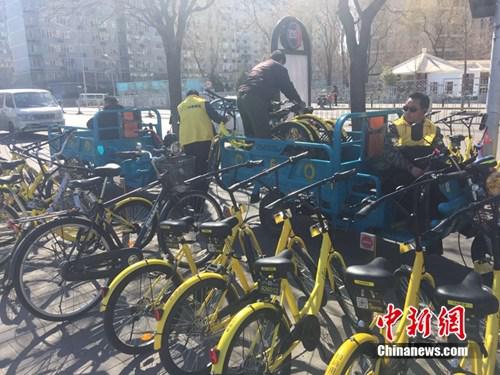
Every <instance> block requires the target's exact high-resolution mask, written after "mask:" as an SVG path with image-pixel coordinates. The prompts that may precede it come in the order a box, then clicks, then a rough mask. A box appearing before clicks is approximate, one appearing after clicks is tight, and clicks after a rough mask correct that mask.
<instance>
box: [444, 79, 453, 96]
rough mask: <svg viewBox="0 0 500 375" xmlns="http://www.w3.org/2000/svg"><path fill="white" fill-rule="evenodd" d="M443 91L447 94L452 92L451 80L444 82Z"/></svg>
mask: <svg viewBox="0 0 500 375" xmlns="http://www.w3.org/2000/svg"><path fill="white" fill-rule="evenodd" d="M445 93H446V94H448V95H451V94H453V81H446V82H445Z"/></svg>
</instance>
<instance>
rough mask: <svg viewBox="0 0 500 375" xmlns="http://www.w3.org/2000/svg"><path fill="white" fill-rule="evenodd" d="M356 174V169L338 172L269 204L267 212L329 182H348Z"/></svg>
mask: <svg viewBox="0 0 500 375" xmlns="http://www.w3.org/2000/svg"><path fill="white" fill-rule="evenodd" d="M356 173H357V170H356V169H355V168H354V169H349V170H347V171H344V172H337V173H335V174H334V175H332V176H330V177H327V178H324V179H322V180H319V181H316V182H314V183H312V184H310V185H307V186H305V187H303V188H300V189H298V190H295V191H292V192H291V193H289V194H287V195H285V196H284V197H283V198H280V199H277V200H275V201H274V202H271V203H269V204H268V205H267V206H266V207H265V208H266V209H267V210H270V209H272V208H273V207H274V206H277V205H279V204H281V203H282V202H285V201H287V200H289V199H290V198H293V197H295V196H297V195H299V194H302V193H304V192H306V191H307V190H310V189H313V188H315V187H317V186H320V185H323V184H325V183H327V182H333V183H337V182H340V181H344V180H348V179H350V178H351V177H352V176H354V175H355V174H356Z"/></svg>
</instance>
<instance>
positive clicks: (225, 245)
mask: <svg viewBox="0 0 500 375" xmlns="http://www.w3.org/2000/svg"><path fill="white" fill-rule="evenodd" d="M64 136H67V135H61V137H64ZM63 145H64V142H63ZM40 147H41V145H40V144H36V145H32V146H28V147H24V148H23V149H19V148H12V150H11V151H12V157H13V159H17V160H13V161H1V162H0V166H1V168H2V171H3V172H4V175H5V177H1V178H0V185H2V187H3V188H2V190H1V193H2V194H1V195H0V197H1V199H2V200H1V202H0V203H1V207H0V212H2V216H1V237H0V254H1V258H0V259H1V260H2V263H4V265H7V266H6V267H5V268H6V271H5V273H6V276H5V279H4V282H5V283H7V284H8V283H9V282H10V281H11V282H13V285H14V287H15V290H16V293H17V296H18V299H19V301H20V302H21V303H22V305H23V306H24V307H26V308H27V309H28V310H29V311H30V312H31V313H32V314H33V315H34V316H36V317H39V318H41V319H46V320H50V321H67V320H72V319H76V318H78V317H81V316H83V315H84V314H85V313H86V312H88V311H89V310H90V309H91V308H93V307H94V306H95V305H96V304H98V303H100V304H101V305H100V310H101V311H102V312H103V313H104V329H105V334H106V336H107V338H108V339H109V341H110V343H111V344H112V345H113V346H114V347H115V348H116V349H118V350H120V351H122V352H124V353H129V354H144V353H148V352H152V351H153V350H157V351H159V354H160V358H161V361H162V364H163V365H164V366H165V368H166V369H167V371H168V373H170V374H208V373H210V371H212V373H214V374H224V375H226V374H233V373H234V374H288V373H290V372H291V366H292V360H293V358H292V355H293V354H294V350H295V349H296V348H297V347H299V345H301V346H302V347H303V349H304V350H306V351H312V350H315V349H316V348H317V347H318V345H319V343H320V323H319V320H318V316H319V314H320V312H321V311H322V309H323V307H324V306H325V305H326V304H327V303H328V300H329V297H332V296H333V298H334V299H336V301H337V302H338V303H339V305H340V307H341V308H342V310H343V312H344V313H345V315H346V317H347V318H348V321H349V322H350V324H351V325H352V328H353V329H354V330H356V331H357V332H358V333H356V334H355V335H354V336H353V337H351V338H349V339H347V340H346V341H344V342H343V343H342V345H341V346H340V347H339V348H337V350H336V352H335V354H334V356H333V358H332V360H331V362H330V364H329V366H328V368H327V370H326V372H327V373H328V374H349V373H352V374H378V373H388V374H392V373H406V372H407V366H408V361H406V360H398V359H393V358H388V357H377V355H376V350H375V349H376V347H377V345H379V344H383V343H385V342H386V341H385V340H386V339H385V336H384V335H382V334H381V333H380V332H379V330H378V328H377V326H376V324H375V322H376V321H377V317H378V316H379V315H380V314H381V313H384V312H385V311H386V308H387V305H388V304H389V303H392V304H394V305H395V306H399V307H400V308H401V309H403V311H405V314H408V313H407V311H409V310H410V307H412V306H413V307H422V306H427V307H429V308H430V309H432V310H433V311H436V310H438V309H439V307H440V306H451V305H453V304H455V305H456V304H459V305H463V306H465V307H466V313H467V320H466V325H465V329H466V333H467V341H466V343H467V345H468V347H469V357H468V358H462V359H460V360H459V361H444V362H445V363H444V366H445V367H446V366H447V367H446V368H447V369H448V370H449V371H450V372H453V373H475V374H491V375H493V374H494V373H495V357H496V350H497V338H498V328H499V326H498V324H499V315H498V308H499V306H498V298H499V297H500V250H499V243H498V241H499V237H498V234H499V233H498V219H499V218H498V213H499V211H498V208H499V206H500V198H499V196H498V194H495V193H498V191H495V189H498V188H497V186H496V178H498V176H497V174H496V173H495V172H492V168H493V169H494V166H495V164H496V163H495V161H494V160H492V159H485V160H478V161H477V162H474V163H468V164H467V166H465V167H464V168H462V169H460V170H447V171H442V172H439V173H433V174H429V175H428V176H427V177H426V178H424V179H421V180H420V181H418V182H415V183H414V184H412V185H410V186H408V187H405V188H401V189H398V190H397V191H396V192H394V193H391V194H389V195H386V196H384V197H382V198H378V199H376V200H370V199H366V200H363V201H361V202H358V204H357V211H358V212H357V214H356V215H355V216H353V218H352V220H357V219H359V218H362V217H365V216H366V215H369V212H370V211H371V210H373V209H375V207H377V206H378V205H380V204H382V202H384V201H386V200H388V199H395V198H398V197H404V199H405V200H406V203H407V202H408V201H410V202H411V204H410V206H411V207H410V210H411V211H412V215H410V219H411V228H412V230H413V232H414V235H415V237H414V243H412V245H411V246H402V252H404V253H405V254H410V255H413V256H412V257H410V259H411V260H410V261H409V262H407V263H406V264H400V265H399V266H397V267H394V265H393V264H391V262H389V261H388V260H387V259H384V258H374V259H373V260H372V261H371V262H369V263H368V264H365V265H353V266H349V265H348V264H346V260H345V258H344V256H343V255H342V254H343V252H342V251H341V250H338V251H337V250H336V249H335V248H334V247H333V245H332V238H331V237H330V236H331V232H330V230H329V227H328V226H329V220H328V218H326V217H325V216H324V215H323V213H322V211H321V205H319V204H318V200H317V197H318V194H319V192H320V190H321V189H322V188H324V187H325V186H332V184H336V183H339V182H341V181H348V180H350V179H352V178H355V176H356V174H357V171H356V170H354V169H352V170H347V171H343V172H338V173H335V174H334V175H332V176H329V177H327V178H324V179H322V180H320V181H316V182H314V183H312V184H310V185H308V186H305V187H303V188H301V189H299V190H297V191H294V192H291V193H289V194H287V195H285V196H283V197H281V198H279V199H277V200H276V201H274V202H272V203H269V204H267V205H266V209H268V210H272V212H273V213H274V219H275V221H276V223H278V224H280V225H281V233H280V235H279V238H278V240H277V245H276V249H275V256H273V257H265V256H264V255H263V251H262V250H261V246H260V245H259V242H258V240H257V237H256V235H255V233H254V231H253V229H252V225H251V221H252V219H253V218H252V217H249V216H248V214H247V213H248V207H247V206H246V205H244V204H241V203H240V202H238V201H237V199H236V195H235V193H236V192H237V191H239V190H244V189H245V188H246V187H248V185H251V184H252V183H255V182H256V181H258V180H259V179H260V178H262V177H263V176H266V175H269V174H273V173H276V176H277V177H276V178H278V175H279V174H278V171H279V170H280V169H281V168H284V167H285V166H289V165H291V164H293V163H295V162H296V161H297V160H300V159H303V158H305V157H306V156H307V152H305V153H301V154H297V155H295V156H290V157H289V158H288V159H287V160H285V161H283V162H281V163H279V164H276V165H274V166H272V167H270V168H267V169H264V170H262V171H260V172H259V173H256V174H255V175H254V176H252V177H251V178H247V179H245V180H243V181H239V182H237V183H235V184H233V185H232V186H225V185H224V183H223V182H222V178H221V177H222V176H224V174H228V173H235V172H237V171H238V170H239V169H242V168H256V167H257V166H261V164H262V161H260V160H250V161H246V162H243V163H240V164H236V165H232V166H229V167H226V168H221V169H218V170H216V171H214V172H209V173H207V174H205V175H202V176H194V177H192V176H190V175H189V172H186V174H184V175H183V174H182V173H180V174H179V173H177V172H178V171H176V172H172V171H173V169H172V168H170V170H169V171H164V170H163V168H160V166H161V165H162V163H163V162H164V161H165V160H166V159H168V158H169V157H170V156H169V154H168V150H165V149H160V150H155V152H154V154H155V156H154V157H152V158H151V163H152V166H153V168H154V170H155V171H156V173H157V181H155V182H152V183H151V184H149V185H147V186H145V187H143V188H139V189H135V190H133V191H130V192H128V193H126V194H123V195H119V196H116V197H114V198H112V199H110V200H107V201H106V197H107V191H108V189H109V187H110V185H111V182H112V180H114V179H115V178H116V177H117V176H119V174H120V167H119V166H118V165H113V164H111V165H105V166H102V167H97V168H89V167H86V166H82V165H79V164H78V163H76V162H73V161H65V160H63V159H62V158H59V157H58V156H60V155H57V154H54V155H52V158H51V159H48V160H44V159H43V157H42V156H40V152H39V150H40ZM134 152H135V151H132V152H129V153H123V155H122V156H123V157H124V158H125V157H133V156H134ZM33 161H35V162H36V163H37V164H38V168H32V167H30V166H29V165H30V164H31V163H32V162H33ZM173 176H174V177H173ZM189 177H191V178H189ZM452 179H453V180H456V179H460V180H462V181H467V183H464V186H469V187H470V197H471V199H470V203H468V204H467V205H466V206H465V207H462V208H460V209H458V210H456V211H455V212H454V213H452V214H451V215H449V216H448V217H447V218H446V219H445V220H443V221H441V222H439V223H437V224H436V223H433V225H432V227H429V226H426V225H422V223H423V220H422V216H423V215H425V214H426V212H425V211H426V209H427V207H428V198H429V191H430V187H431V186H432V185H436V184H444V183H446V182H447V181H450V180H452ZM182 180H184V181H182ZM212 180H215V182H216V184H217V185H218V186H220V187H221V188H222V189H224V190H225V192H226V193H227V195H229V198H230V204H229V207H225V209H222V206H223V205H222V204H221V203H219V202H220V200H218V199H216V198H214V197H213V196H212V195H211V193H207V192H205V190H204V189H203V187H204V186H206V185H207V183H210V182H212ZM200 187H201V188H200ZM197 188H200V190H197ZM312 192H314V194H312ZM339 204H343V203H339ZM406 205H407V206H408V204H406ZM294 215H303V216H307V217H310V218H312V219H314V224H313V225H312V227H311V236H321V246H320V249H319V252H316V253H318V254H319V257H318V258H317V259H313V258H312V257H311V255H310V254H311V253H314V252H312V251H308V249H307V248H306V242H307V241H305V240H303V239H302V238H300V237H299V236H298V235H297V234H296V231H294V229H293V225H294V224H293V221H292V218H293V216H294ZM462 225H468V226H472V227H473V228H474V230H476V231H477V233H478V236H479V235H480V238H482V240H483V241H484V243H485V246H486V247H487V249H488V251H487V252H486V253H487V254H489V256H490V257H491V261H492V262H493V269H494V272H493V277H492V278H491V279H492V280H491V279H490V280H489V282H490V283H491V282H493V284H492V286H491V287H488V286H486V285H484V283H487V281H485V280H484V278H482V277H481V276H480V275H479V274H478V273H475V272H471V273H470V274H467V276H466V277H465V279H464V280H463V281H462V282H461V283H459V284H453V285H440V284H439V282H438V281H436V280H438V279H439V277H440V275H439V274H440V272H441V271H442V269H443V267H446V260H445V259H444V258H442V257H438V258H439V260H436V259H434V257H432V256H429V257H427V256H426V255H425V251H423V248H424V243H425V241H426V239H427V238H432V237H433V236H437V237H440V238H442V237H444V236H445V235H446V233H450V232H453V231H455V230H456V229H457V227H460V226H462ZM155 235H156V237H157V240H158V245H157V246H155V245H152V241H153V238H154V236H155ZM310 250H312V249H310ZM424 263H425V267H424ZM490 285H491V284H490ZM406 316H407V315H405V316H404V317H406ZM407 325H408V321H407V319H405V318H404V319H401V320H400V322H399V323H398V325H397V329H395V338H394V341H393V342H394V343H396V344H406V343H411V342H415V341H419V340H420V342H421V340H427V341H425V342H427V343H437V342H439V337H437V335H431V337H427V338H425V339H424V338H422V337H411V336H409V335H408V333H407V330H406V327H407ZM433 340H436V341H433ZM467 360H470V361H467ZM497 371H498V370H497ZM497 373H498V372H497Z"/></svg>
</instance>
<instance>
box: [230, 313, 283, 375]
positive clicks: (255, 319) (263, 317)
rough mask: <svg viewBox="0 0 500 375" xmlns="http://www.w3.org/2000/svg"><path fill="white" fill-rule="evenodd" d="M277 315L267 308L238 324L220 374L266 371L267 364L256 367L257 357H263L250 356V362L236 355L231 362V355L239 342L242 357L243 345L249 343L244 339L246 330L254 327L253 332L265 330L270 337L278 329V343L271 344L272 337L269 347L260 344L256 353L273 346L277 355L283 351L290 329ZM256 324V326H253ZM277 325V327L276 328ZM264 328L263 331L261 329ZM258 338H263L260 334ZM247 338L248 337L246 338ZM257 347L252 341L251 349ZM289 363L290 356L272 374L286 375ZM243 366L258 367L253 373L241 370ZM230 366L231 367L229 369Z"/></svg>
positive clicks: (248, 370)
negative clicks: (261, 346)
mask: <svg viewBox="0 0 500 375" xmlns="http://www.w3.org/2000/svg"><path fill="white" fill-rule="evenodd" d="M277 315H278V313H277V311H276V310H271V309H269V308H267V309H259V310H257V311H255V312H253V313H251V314H250V315H248V316H247V317H246V318H245V319H244V320H243V321H241V322H240V323H239V324H238V328H237V330H236V332H235V334H234V336H233V337H232V338H231V340H230V343H229V345H228V350H227V353H226V356H225V360H224V366H223V370H222V373H223V374H224V375H231V374H248V373H250V374H252V373H259V372H258V370H259V369H267V364H265V363H264V364H262V363H261V364H260V366H258V365H257V363H256V362H258V359H259V357H260V358H265V355H260V356H259V355H253V356H252V361H245V358H240V359H238V356H237V355H236V356H235V357H236V358H234V359H233V360H231V357H232V354H233V352H238V350H237V345H238V344H239V341H241V347H242V350H243V351H241V353H242V356H243V354H244V350H245V343H246V342H247V341H249V339H245V332H244V331H246V329H247V328H250V331H252V329H251V328H254V327H253V326H254V325H255V326H256V327H255V328H254V329H255V330H259V331H261V332H262V331H264V329H265V330H266V332H269V331H271V336H272V331H274V330H275V329H276V327H277V328H278V335H277V336H278V340H279V342H278V343H275V342H274V343H273V340H272V337H271V339H270V340H268V341H269V345H266V343H262V344H263V348H262V350H259V351H258V352H259V353H264V351H266V350H267V349H269V348H270V347H271V345H273V344H275V345H273V346H274V350H275V351H276V352H277V353H280V352H282V351H283V349H284V348H282V347H283V346H286V341H287V338H288V337H289V336H290V328H289V325H288V322H287V320H286V319H284V317H283V316H282V315H281V316H277ZM264 321H267V322H270V323H271V328H272V329H271V330H267V329H266V328H267V324H266V325H264V324H263V322H264ZM254 323H256V324H254ZM278 325H279V326H278ZM263 328H264V329H263ZM242 334H243V339H242V340H240V335H242ZM260 336H261V337H262V336H264V335H263V334H262V333H261V334H260ZM246 337H248V336H246ZM256 347H257V345H256V344H255V342H254V341H252V348H256ZM246 352H247V354H248V353H249V350H246ZM291 362H292V358H291V354H289V355H288V356H287V358H286V359H285V360H284V361H283V363H282V366H281V367H280V368H279V369H278V372H274V373H273V374H276V375H277V374H279V375H288V374H290V373H291ZM231 363H234V366H235V368H234V369H233V368H232V365H231ZM245 364H256V367H257V366H258V368H257V369H256V370H254V372H252V371H251V369H247V368H244V369H242V368H241V365H245ZM230 366H231V367H230ZM266 374H271V373H269V372H266Z"/></svg>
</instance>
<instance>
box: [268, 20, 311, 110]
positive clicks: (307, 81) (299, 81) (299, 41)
mask: <svg viewBox="0 0 500 375" xmlns="http://www.w3.org/2000/svg"><path fill="white" fill-rule="evenodd" d="M277 49H279V50H281V51H283V52H284V53H285V55H286V64H285V66H286V68H287V69H288V74H289V75H290V79H291V80H292V82H293V84H294V86H295V88H296V89H297V92H298V93H299V95H300V97H301V98H302V100H303V101H304V102H306V103H307V105H311V75H312V67H311V42H310V38H309V34H308V32H307V30H306V28H305V26H304V24H303V23H302V22H300V21H299V20H298V19H297V18H295V17H291V16H288V17H284V18H282V19H281V20H280V21H279V22H278V24H277V25H276V26H275V28H274V30H273V35H272V39H271V51H275V50H277ZM284 99H285V98H284V97H282V98H281V99H280V98H276V100H284Z"/></svg>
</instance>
